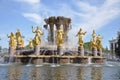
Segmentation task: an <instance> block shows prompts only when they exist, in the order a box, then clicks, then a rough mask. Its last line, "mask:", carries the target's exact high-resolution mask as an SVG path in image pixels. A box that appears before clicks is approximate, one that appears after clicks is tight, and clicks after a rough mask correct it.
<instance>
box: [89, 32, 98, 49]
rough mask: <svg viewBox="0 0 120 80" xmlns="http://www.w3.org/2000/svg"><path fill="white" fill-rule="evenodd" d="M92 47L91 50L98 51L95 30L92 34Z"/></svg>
mask: <svg viewBox="0 0 120 80" xmlns="http://www.w3.org/2000/svg"><path fill="white" fill-rule="evenodd" d="M90 45H91V49H96V48H97V43H96V33H95V30H93V33H92V40H91V41H90Z"/></svg>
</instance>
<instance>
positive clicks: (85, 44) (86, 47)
mask: <svg viewBox="0 0 120 80" xmlns="http://www.w3.org/2000/svg"><path fill="white" fill-rule="evenodd" d="M84 48H85V49H86V50H90V42H85V43H84Z"/></svg>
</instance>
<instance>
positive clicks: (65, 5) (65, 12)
mask: <svg viewBox="0 0 120 80" xmlns="http://www.w3.org/2000/svg"><path fill="white" fill-rule="evenodd" d="M49 16H65V17H69V18H71V19H72V30H70V31H69V40H70V42H72V43H73V45H77V37H75V35H76V33H77V32H78V31H79V29H80V28H82V29H83V30H84V31H87V34H86V35H85V37H84V41H85V42H88V41H90V39H91V34H92V33H91V32H92V30H93V29H95V30H96V33H97V34H100V35H102V36H103V37H104V38H103V41H102V43H103V46H104V47H106V46H109V42H108V40H110V39H112V37H113V38H116V36H117V31H120V0H0V37H1V41H0V45H1V46H2V47H8V41H9V39H8V38H7V36H6V35H7V34H10V32H16V31H17V29H18V28H20V29H21V33H22V35H24V36H25V45H26V44H28V41H27V40H29V39H30V38H33V37H34V34H33V33H32V29H31V26H32V25H33V26H37V25H38V26H40V28H41V30H42V31H44V33H45V34H44V36H42V39H43V40H46V38H47V35H46V34H47V31H46V30H45V29H43V27H42V26H43V25H44V24H45V23H44V18H48V17H49Z"/></svg>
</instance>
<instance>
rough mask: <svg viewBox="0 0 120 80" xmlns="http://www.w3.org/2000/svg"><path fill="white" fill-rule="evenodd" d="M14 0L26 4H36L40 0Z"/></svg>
mask: <svg viewBox="0 0 120 80" xmlns="http://www.w3.org/2000/svg"><path fill="white" fill-rule="evenodd" d="M16 1H18V2H22V3H27V4H38V3H39V2H40V0H16Z"/></svg>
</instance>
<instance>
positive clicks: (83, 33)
mask: <svg viewBox="0 0 120 80" xmlns="http://www.w3.org/2000/svg"><path fill="white" fill-rule="evenodd" d="M85 34H86V32H83V31H82V29H81V28H80V30H79V32H78V33H77V35H76V36H78V37H79V40H78V44H79V46H83V45H84V42H83V39H82V38H83V35H85Z"/></svg>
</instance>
